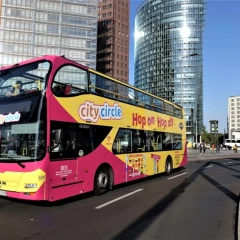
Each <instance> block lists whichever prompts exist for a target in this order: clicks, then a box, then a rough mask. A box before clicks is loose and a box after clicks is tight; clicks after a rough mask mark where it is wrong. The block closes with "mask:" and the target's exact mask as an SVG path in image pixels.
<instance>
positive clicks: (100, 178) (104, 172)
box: [94, 166, 110, 196]
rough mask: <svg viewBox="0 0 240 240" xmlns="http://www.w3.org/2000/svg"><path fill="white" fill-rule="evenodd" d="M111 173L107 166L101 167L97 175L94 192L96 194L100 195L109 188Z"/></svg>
mask: <svg viewBox="0 0 240 240" xmlns="http://www.w3.org/2000/svg"><path fill="white" fill-rule="evenodd" d="M109 185H110V174H109V171H108V169H107V167H105V166H102V167H100V168H99V169H98V170H97V172H96V175H95V181H94V192H95V195H96V196H100V195H102V194H104V193H106V192H107V191H108V190H109Z"/></svg>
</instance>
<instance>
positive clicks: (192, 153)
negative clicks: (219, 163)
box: [188, 148, 240, 161]
mask: <svg viewBox="0 0 240 240" xmlns="http://www.w3.org/2000/svg"><path fill="white" fill-rule="evenodd" d="M224 158H240V151H239V152H238V153H237V154H236V153H234V152H233V150H220V155H218V154H216V153H215V152H214V153H212V152H211V150H210V149H206V152H205V154H199V150H197V149H192V148H188V161H196V160H211V159H224Z"/></svg>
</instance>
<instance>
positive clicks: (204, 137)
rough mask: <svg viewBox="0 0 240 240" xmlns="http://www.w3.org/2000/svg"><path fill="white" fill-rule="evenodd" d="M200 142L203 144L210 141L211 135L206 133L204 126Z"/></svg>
mask: <svg viewBox="0 0 240 240" xmlns="http://www.w3.org/2000/svg"><path fill="white" fill-rule="evenodd" d="M202 141H204V142H205V143H210V141H211V134H210V133H208V132H207V130H206V126H205V125H203V134H202Z"/></svg>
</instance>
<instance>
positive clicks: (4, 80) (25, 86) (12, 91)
mask: <svg viewBox="0 0 240 240" xmlns="http://www.w3.org/2000/svg"><path fill="white" fill-rule="evenodd" d="M49 69H50V63H49V62H47V61H42V62H34V63H30V64H27V65H23V66H20V67H17V65H16V66H13V67H12V68H7V69H5V70H1V71H0V97H1V98H2V97H12V96H18V95H26V94H32V93H36V92H38V91H42V90H44V89H45V83H46V76H47V74H48V72H49Z"/></svg>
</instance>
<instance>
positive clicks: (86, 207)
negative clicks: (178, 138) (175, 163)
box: [0, 157, 240, 240]
mask: <svg viewBox="0 0 240 240" xmlns="http://www.w3.org/2000/svg"><path fill="white" fill-rule="evenodd" d="M239 186H240V158H230V157H228V158H227V157H225V158H223V159H218V160H214V159H212V158H211V160H210V161H208V160H207V158H206V157H205V158H204V160H201V159H200V160H199V158H198V157H196V159H195V160H194V158H193V157H192V161H191V162H189V163H188V165H187V167H186V168H185V169H180V170H178V171H175V172H174V173H172V175H170V176H164V175H160V176H157V177H153V178H151V179H148V180H145V181H139V182H135V183H134V184H127V185H124V186H120V187H118V188H117V189H115V190H114V191H111V192H109V193H107V194H105V195H103V196H100V197H96V196H92V194H86V195H82V196H80V197H75V198H71V199H68V200H64V201H60V202H57V203H54V204H51V205H49V204H42V203H32V202H22V201H16V200H10V199H5V198H0V239H2V240H8V239H10V240H11V239H14V240H15V239H16V240H29V239H34V240H35V239H36V240H39V239H44V240H47V239H51V240H54V239H57V240H61V239H64V240H68V239H84V240H85V239H87V240H91V239H94V240H96V239H104V240H105V239H113V240H118V239H124V240H125V239H144V240H145V239H147V240H151V239H163V240H175V239H176V240H181V239H184V240H187V239H189V240H198V239H199V240H203V239H204V240H207V239H209V240H213V239H217V240H225V239H226V240H231V239H236V236H235V235H236V214H237V203H238V199H239V197H238V196H239ZM126 194H131V195H127V196H126V197H125V198H121V199H118V198H120V197H123V196H125V195H126ZM114 199H115V200H116V201H115V202H112V203H111V202H110V204H108V205H103V204H106V203H109V201H112V200H114Z"/></svg>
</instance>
